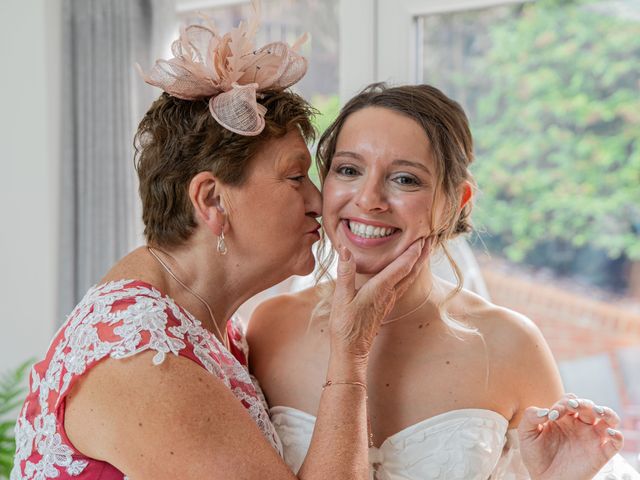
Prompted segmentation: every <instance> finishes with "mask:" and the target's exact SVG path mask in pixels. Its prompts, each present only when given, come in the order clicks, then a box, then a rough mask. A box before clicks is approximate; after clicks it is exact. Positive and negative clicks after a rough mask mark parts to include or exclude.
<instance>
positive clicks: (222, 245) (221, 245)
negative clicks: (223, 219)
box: [218, 232, 227, 255]
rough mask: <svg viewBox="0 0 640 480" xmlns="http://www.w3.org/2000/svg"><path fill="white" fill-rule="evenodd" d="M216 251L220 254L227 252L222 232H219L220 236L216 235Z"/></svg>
mask: <svg viewBox="0 0 640 480" xmlns="http://www.w3.org/2000/svg"><path fill="white" fill-rule="evenodd" d="M218 253H219V254H220V255H226V254H227V244H226V243H225V242H224V232H220V236H219V237H218Z"/></svg>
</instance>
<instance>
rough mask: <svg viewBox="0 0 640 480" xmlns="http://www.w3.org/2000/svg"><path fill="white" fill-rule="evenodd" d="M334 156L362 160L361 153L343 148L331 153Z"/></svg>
mask: <svg viewBox="0 0 640 480" xmlns="http://www.w3.org/2000/svg"><path fill="white" fill-rule="evenodd" d="M333 156H334V157H349V158H354V159H356V160H362V155H359V154H357V153H356V152H349V151H345V150H340V151H339V152H336V153H334V154H333Z"/></svg>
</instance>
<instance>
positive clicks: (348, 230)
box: [340, 217, 402, 247]
mask: <svg viewBox="0 0 640 480" xmlns="http://www.w3.org/2000/svg"><path fill="white" fill-rule="evenodd" d="M340 226H341V227H340V228H342V229H344V234H345V236H346V237H347V239H348V240H349V241H350V242H351V243H353V244H354V245H356V246H358V247H377V246H378V245H383V244H385V243H387V242H390V241H392V240H393V239H394V238H395V237H396V236H398V235H399V233H400V232H401V231H402V230H401V229H399V228H397V227H394V226H393V225H389V224H387V223H382V222H378V221H375V220H367V219H364V218H356V217H351V218H343V219H341V220H340Z"/></svg>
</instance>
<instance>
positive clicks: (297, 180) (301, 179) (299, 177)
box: [289, 175, 307, 182]
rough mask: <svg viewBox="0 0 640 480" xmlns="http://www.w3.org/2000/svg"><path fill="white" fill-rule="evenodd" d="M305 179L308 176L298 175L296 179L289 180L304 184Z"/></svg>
mask: <svg viewBox="0 0 640 480" xmlns="http://www.w3.org/2000/svg"><path fill="white" fill-rule="evenodd" d="M305 178H307V176H306V175H296V176H295V177H289V180H293V181H294V182H303V181H304V179H305Z"/></svg>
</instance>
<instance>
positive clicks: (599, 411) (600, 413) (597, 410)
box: [593, 405, 604, 415]
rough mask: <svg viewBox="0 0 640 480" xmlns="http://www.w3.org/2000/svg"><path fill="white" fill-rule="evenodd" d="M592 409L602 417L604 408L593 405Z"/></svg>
mask: <svg viewBox="0 0 640 480" xmlns="http://www.w3.org/2000/svg"><path fill="white" fill-rule="evenodd" d="M593 409H594V410H595V411H596V413H597V414H598V415H604V407H601V406H600V405H595V406H594V407H593Z"/></svg>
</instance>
